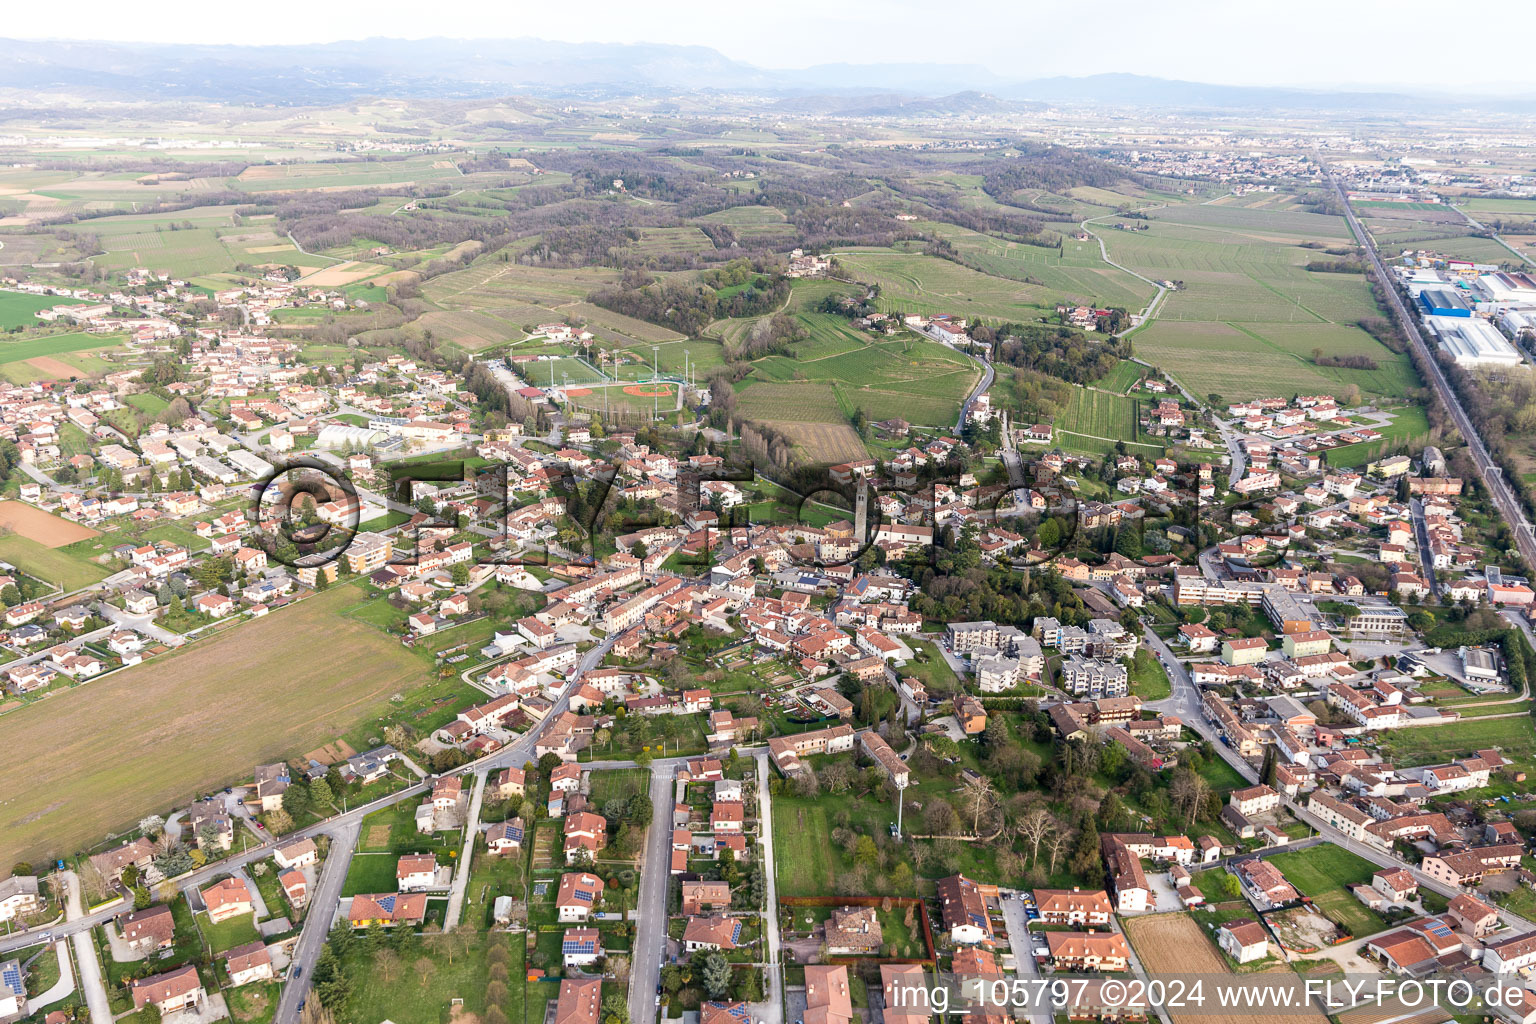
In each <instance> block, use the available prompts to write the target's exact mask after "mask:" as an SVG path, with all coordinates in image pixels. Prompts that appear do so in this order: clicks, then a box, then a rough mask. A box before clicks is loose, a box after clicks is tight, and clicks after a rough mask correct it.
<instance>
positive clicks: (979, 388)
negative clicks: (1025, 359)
mask: <svg viewBox="0 0 1536 1024" xmlns="http://www.w3.org/2000/svg"><path fill="white" fill-rule="evenodd" d="M955 351H956V352H959V353H960V354H961V355H965V356H970V357H971V359H973V360H975V361H976V362H978V363H980V364H981V367H982V369H983V370H984V371H985V372H984V373H982V375H981V382H980V383H979V384H977V385H976V387H975V388H973V389H972V391H971V393H970V395H969V396H967V397H966V399H965V403H964V404H963V405H961V406H960V418H959V419H957V420H955V433H957V434H958V433H959V432H960V431H961V430H963V429H964V428H965V421H966V420H967V419H969V418H970V415H971V406H973V405H975V404H976V399H978V398H980V397H981V396H982V395H984V394H986V393H987V388H989V387H991V386H992V381H993V380H994V379H996V377H997V371H996V370H994V369H993V368H992V360H991V359H990V358H989V357H987V356H982V357H981V358H977V357H976V356H974V355H972V354H971V353H970V352H967V351H965V350H964V349H960V348H956V349H955Z"/></svg>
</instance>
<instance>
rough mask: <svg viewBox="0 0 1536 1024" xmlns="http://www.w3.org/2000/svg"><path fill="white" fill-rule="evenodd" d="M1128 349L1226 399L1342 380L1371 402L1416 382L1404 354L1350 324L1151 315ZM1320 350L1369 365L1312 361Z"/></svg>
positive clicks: (1313, 388) (1320, 387)
mask: <svg viewBox="0 0 1536 1024" xmlns="http://www.w3.org/2000/svg"><path fill="white" fill-rule="evenodd" d="M1135 345H1136V354H1137V356H1138V358H1141V359H1145V360H1146V361H1147V362H1149V363H1152V364H1154V365H1156V366H1158V367H1159V368H1161V369H1162V370H1163V371H1164V372H1166V373H1169V374H1171V375H1173V376H1174V377H1175V378H1177V379H1178V380H1180V381H1181V382H1182V383H1183V384H1184V386H1185V387H1187V388H1189V389H1190V391H1192V392H1194V393H1195V394H1197V395H1200V396H1202V397H1204V396H1206V395H1210V394H1217V395H1220V396H1221V397H1222V398H1224V399H1227V400H1237V399H1244V398H1263V397H1270V396H1281V397H1287V398H1288V397H1290V396H1291V395H1293V394H1296V393H1297V392H1302V393H1309V392H1320V393H1330V394H1331V393H1335V392H1337V391H1338V390H1339V389H1340V387H1342V386H1343V385H1346V384H1354V385H1356V386H1358V387H1359V388H1360V391H1361V394H1362V395H1366V396H1369V397H1372V398H1376V399H1392V398H1401V397H1403V396H1404V395H1406V394H1407V393H1409V392H1410V391H1411V390H1412V389H1414V388H1416V387H1418V379H1417V376H1416V375H1415V373H1414V370H1413V367H1412V364H1411V363H1410V362H1409V360H1408V357H1407V356H1406V355H1402V354H1399V353H1396V352H1393V351H1391V350H1390V349H1388V348H1387V347H1386V346H1385V345H1382V344H1381V343H1380V342H1378V341H1377V340H1376V339H1375V338H1372V337H1371V336H1370V335H1369V334H1366V333H1365V332H1364V331H1363V330H1361V329H1360V328H1358V327H1355V326H1353V325H1341V324H1325V323H1312V324H1306V325H1302V324H1275V323H1234V322H1218V321H1205V322H1198V323H1179V322H1175V321H1172V320H1164V319H1162V318H1161V317H1159V318H1158V319H1157V320H1154V321H1153V322H1152V323H1150V324H1148V325H1147V326H1146V327H1144V328H1142V329H1141V330H1139V331H1137V332H1136V336H1135ZM1313 349H1321V350H1322V351H1323V353H1324V354H1325V355H1335V356H1346V355H1365V356H1368V357H1370V358H1371V359H1373V360H1375V362H1376V364H1377V369H1375V370H1356V369H1344V368H1340V367H1335V366H1319V365H1317V364H1315V363H1313V362H1312V351H1313Z"/></svg>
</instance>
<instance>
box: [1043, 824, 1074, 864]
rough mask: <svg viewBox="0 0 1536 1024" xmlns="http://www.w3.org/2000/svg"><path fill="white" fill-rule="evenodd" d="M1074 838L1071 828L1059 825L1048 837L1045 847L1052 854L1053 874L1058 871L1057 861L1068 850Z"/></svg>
mask: <svg viewBox="0 0 1536 1024" xmlns="http://www.w3.org/2000/svg"><path fill="white" fill-rule="evenodd" d="M1073 838H1074V836H1073V833H1072V832H1071V831H1070V830H1068V829H1064V828H1060V827H1058V828H1057V829H1056V831H1055V832H1052V833H1051V835H1050V836H1049V837H1048V838H1047V839H1046V841H1045V848H1046V851H1047V852H1048V853H1050V855H1051V874H1053V875H1054V874H1055V873H1056V862H1057V861H1059V860H1060V859H1061V855H1062V854H1063V853H1066V852H1067V847H1068V846H1070V845H1071V843H1072V840H1073Z"/></svg>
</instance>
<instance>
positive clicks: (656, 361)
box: [651, 345, 661, 422]
mask: <svg viewBox="0 0 1536 1024" xmlns="http://www.w3.org/2000/svg"><path fill="white" fill-rule="evenodd" d="M660 380H661V346H660V345H652V346H651V420H652V422H654V421H655V420H656V418H657V417H658V416H660V415H661V404H660V402H659V401H658V396H657V394H656V385H657V384H658V383H660Z"/></svg>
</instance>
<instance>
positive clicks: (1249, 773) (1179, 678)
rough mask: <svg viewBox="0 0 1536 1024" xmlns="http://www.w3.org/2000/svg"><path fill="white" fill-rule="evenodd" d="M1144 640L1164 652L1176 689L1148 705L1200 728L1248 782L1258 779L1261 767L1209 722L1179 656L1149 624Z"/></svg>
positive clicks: (1197, 728) (1196, 690)
mask: <svg viewBox="0 0 1536 1024" xmlns="http://www.w3.org/2000/svg"><path fill="white" fill-rule="evenodd" d="M1141 635H1142V640H1143V642H1144V643H1146V645H1147V647H1148V649H1149V650H1151V651H1152V653H1154V654H1161V655H1162V656H1163V664H1164V665H1165V666H1166V667H1167V670H1168V681H1169V682H1170V683H1172V684H1173V693H1172V695H1170V696H1169V697H1166V698H1164V699H1163V700H1160V701H1153V702H1151V703H1149V704H1148V705H1147V706H1148V707H1150V708H1153V709H1155V710H1158V711H1168V712H1171V713H1173V714H1175V715H1178V716H1179V718H1181V719H1183V721H1184V724H1185V725H1187V726H1189V727H1190V728H1191V729H1193V730H1195V731H1196V732H1198V733H1199V734H1200V735H1201V736H1203V737H1205V739H1207V740H1209V741H1210V744H1211V746H1212V747H1213V748H1215V750H1216V753H1217V754H1219V755H1220V756H1221V759H1222V760H1223V761H1225V762H1227V764H1229V765H1231V766H1232V768H1233V769H1234V770H1235V771H1236V772H1237V773H1238V774H1239V775H1241V776H1242V777H1243V778H1245V779H1247V780H1248V781H1249V782H1258V781H1259V773H1258V770H1257V769H1255V768H1254V767H1253V765H1251V764H1249V763H1248V762H1247V761H1246V760H1244V759H1243V758H1242V757H1241V756H1240V755H1239V754H1238V752H1237V751H1235V750H1233V749H1232V748H1231V747H1229V746H1227V745H1226V744H1225V743H1223V742H1222V741H1221V734H1220V733H1219V732H1217V731H1216V729H1215V727H1214V726H1212V725H1211V723H1210V722H1208V721H1206V718H1205V709H1204V708H1203V707H1202V706H1201V704H1200V688H1199V687H1198V686H1196V685H1195V681H1194V679H1192V678H1191V677H1190V674H1189V669H1187V668H1185V667H1184V664H1183V663H1182V662H1181V661H1179V659H1178V658H1175V657H1174V656H1173V651H1172V649H1170V648H1169V646H1168V645H1167V644H1166V643H1164V642H1163V638H1162V637H1160V636H1158V635H1157V634H1156V633H1154V632H1152V627H1151V626H1148V627H1146V628H1144V629H1143V630H1142V634H1141Z"/></svg>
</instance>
